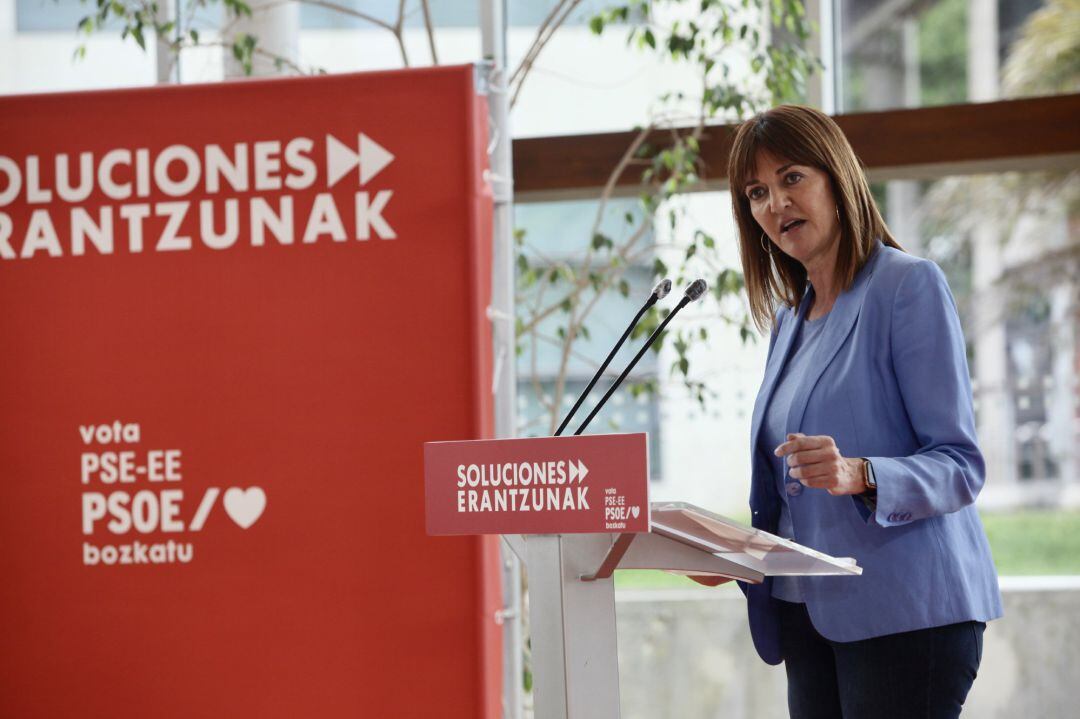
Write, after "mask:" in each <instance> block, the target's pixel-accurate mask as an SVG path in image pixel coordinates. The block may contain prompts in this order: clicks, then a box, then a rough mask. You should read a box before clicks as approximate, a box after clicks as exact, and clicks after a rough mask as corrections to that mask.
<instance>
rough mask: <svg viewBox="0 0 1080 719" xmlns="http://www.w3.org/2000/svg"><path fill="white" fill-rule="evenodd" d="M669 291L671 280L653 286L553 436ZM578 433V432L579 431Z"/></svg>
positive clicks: (570, 416) (568, 422)
mask: <svg viewBox="0 0 1080 719" xmlns="http://www.w3.org/2000/svg"><path fill="white" fill-rule="evenodd" d="M669 292H671V280H661V281H660V283H659V284H658V285H656V287H654V288H653V291H652V294H651V295H649V299H647V300H645V304H643V305H642V306H641V309H640V310H638V312H637V314H636V315H634V319H632V320H630V324H629V325H627V327H626V331H625V332H623V333H622V337H620V338H619V341H618V342H616V343H615V347H614V348H612V350H611V352H610V353H608V356H607V358H606V359H605V360H604V363H603V364H602V365H600V369H598V370H596V374H594V375H593V376H592V379H591V380H589V384H588V386H587V387H585V391H584V392H582V393H581V394H580V395H579V396H578V398H577V402H574V406H573V407H571V408H570V412H569V413H567V415H566V417H564V418H563V421H562V424H560V425H559V428H558V429H557V430H555V434H554V435H553V436H555V437H558V436H560V435H561V434H562V433H563V430H564V429H566V425H568V424H570V420H571V419H572V418H573V416H574V413H576V412H577V411H578V408H579V407H581V403H582V402H584V401H585V398H586V397H587V396H588V395H589V392H592V388H593V387H595V386H596V381H597V380H599V379H600V375H602V374H603V373H604V370H606V369H607V368H608V365H609V364H611V360H613V359H615V355H616V354H617V353H618V351H619V349H620V348H621V347H622V346H623V343H624V342H626V338H627V337H629V336H630V333H631V332H633V331H634V328H635V327H637V323H638V322H640V321H641V318H642V317H644V316H645V313H646V312H648V311H649V308H650V307H652V306H653V305H655V304H656V303H657V301H658V300H662V299H664V298H665V297H667V294H668V293H669ZM578 434H580V432H579V433H578Z"/></svg>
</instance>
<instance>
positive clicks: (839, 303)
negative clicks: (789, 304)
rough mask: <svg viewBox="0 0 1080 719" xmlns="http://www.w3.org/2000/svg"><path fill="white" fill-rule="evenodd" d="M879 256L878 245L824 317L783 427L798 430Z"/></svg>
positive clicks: (856, 315)
mask: <svg viewBox="0 0 1080 719" xmlns="http://www.w3.org/2000/svg"><path fill="white" fill-rule="evenodd" d="M880 256H881V243H878V247H877V250H876V251H875V252H874V255H873V256H872V257H871V258H870V260H869V261H868V262H867V263H866V264H865V265H864V266H863V268H862V269H861V270H860V271H859V274H858V275H856V277H855V283H854V284H853V285H852V286H851V288H850V289H848V290H847V291H845V292H842V293H840V296H839V297H837V298H836V302H835V303H834V304H833V308H832V310H831V311H830V312H829V315H828V317H826V318H825V327H824V328H822V332H821V338H820V339H819V340H818V343H817V347H815V348H814V356H813V359H812V361H811V363H810V371H809V372H807V373H806V375H805V376H804V377H803V379H802V382H800V383H799V386H798V388H797V389H796V390H795V396H794V397H792V400H791V410H790V412H789V413H788V421H787V426H788V427H794V428H795V431H799V430H801V428H802V421H803V415H804V414H806V404H807V402H809V401H810V393H811V392H813V391H814V387H815V386H817V383H818V380H819V379H821V375H822V374H824V373H825V369H826V368H827V367H828V366H829V363H830V362H832V361H833V358H834V357H836V353H837V352H839V351H840V346H841V345H842V344H844V340H845V339H847V336H848V335H849V334H850V333H851V330H852V328H853V327H854V326H855V320H857V319H858V318H859V310H861V309H862V303H863V299H864V298H865V297H866V288H867V286H868V285H869V283H870V282H869V281H870V277H871V276H872V275H873V274H874V265H876V264H877V260H878V258H879V257H880ZM800 319H801V318H800Z"/></svg>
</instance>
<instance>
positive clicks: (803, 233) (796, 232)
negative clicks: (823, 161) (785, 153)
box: [743, 152, 840, 268]
mask: <svg viewBox="0 0 1080 719" xmlns="http://www.w3.org/2000/svg"><path fill="white" fill-rule="evenodd" d="M743 193H744V194H745V195H746V198H747V200H749V202H750V212H751V213H752V214H753V216H754V219H755V220H757V223H758V224H759V225H761V228H762V229H763V230H765V233H766V234H767V235H768V237H769V239H771V240H772V241H773V242H775V243H776V244H777V245H778V246H779V247H780V249H781V250H783V251H784V253H785V254H787V255H790V256H791V257H793V258H795V259H796V260H798V261H799V262H801V263H802V264H803V266H804V267H807V268H809V267H811V266H812V265H814V264H816V263H820V262H822V261H823V260H826V259H829V258H830V255H833V254H834V253H835V252H836V248H837V246H838V245H839V241H840V221H839V219H838V218H837V215H836V200H835V199H834V198H833V192H832V184H831V183H830V182H829V176H828V175H827V174H826V173H825V172H823V171H822V170H819V169H817V168H816V167H809V166H807V165H798V164H795V163H792V162H789V161H788V160H784V159H782V158H777V157H774V156H773V155H770V154H769V153H766V152H759V153H758V155H757V161H756V165H755V169H754V174H753V177H752V178H751V179H750V180H749V181H748V182H747V184H746V186H745V187H744V188H743ZM833 261H834V262H835V259H833Z"/></svg>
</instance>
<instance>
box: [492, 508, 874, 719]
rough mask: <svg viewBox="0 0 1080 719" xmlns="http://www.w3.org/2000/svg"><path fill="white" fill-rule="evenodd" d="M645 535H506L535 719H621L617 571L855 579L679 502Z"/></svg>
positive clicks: (847, 566) (659, 512) (655, 517)
mask: <svg viewBox="0 0 1080 719" xmlns="http://www.w3.org/2000/svg"><path fill="white" fill-rule="evenodd" d="M651 509H652V511H651V514H652V519H651V526H650V531H649V532H648V533H637V534H568V535H528V536H521V535H518V536H506V537H505V539H506V540H507V543H508V544H509V545H510V547H511V548H512V549H513V551H514V552H515V553H516V554H517V555H518V557H519V558H520V559H521V560H522V561H523V562H525V563H526V565H527V566H528V571H529V617H530V630H531V632H530V633H531V635H532V639H531V646H532V661H533V695H534V697H535V700H534V701H535V708H536V717H537V719H585V718H588V719H618V717H619V668H618V653H617V645H616V627H615V584H614V579H613V572H614V571H615V570H616V569H658V570H664V571H668V572H673V573H677V574H686V575H698V576H720V577H726V578H729V579H741V580H743V581H747V582H751V583H755V584H756V583H759V582H761V581H762V579H763V578H764V577H765V576H778V575H788V576H792V575H812V574H813V575H858V574H861V573H862V569H860V568H859V567H858V566H857V565H856V564H855V562H854V561H853V560H851V559H837V558H834V557H830V556H828V555H826V554H822V553H821V552H816V551H814V550H812V549H808V548H806V547H802V546H800V545H798V544H796V543H794V542H792V541H790V540H786V539H783V538H781V537H777V536H774V535H771V534H768V533H767V532H763V531H761V530H757V529H754V528H752V527H747V526H745V525H742V524H739V523H737V522H734V521H732V520H730V519H727V518H725V517H722V516H720V515H717V514H713V513H712V512H709V511H707V510H704V509H701V508H700V507H695V506H694V505H692V504H686V503H682V502H670V503H654V504H653V505H652V507H651Z"/></svg>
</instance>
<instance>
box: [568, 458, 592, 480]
mask: <svg viewBox="0 0 1080 719" xmlns="http://www.w3.org/2000/svg"><path fill="white" fill-rule="evenodd" d="M567 464H569V465H570V481H571V482H574V481H576V482H578V483H579V484H580V483H581V482H582V481H584V479H585V475H586V474H588V473H589V468H588V467H586V466H585V463H584V462H582V461H581V460H580V459H579V460H577V461H576V462H575V461H574V460H570V461H569V462H567Z"/></svg>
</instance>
